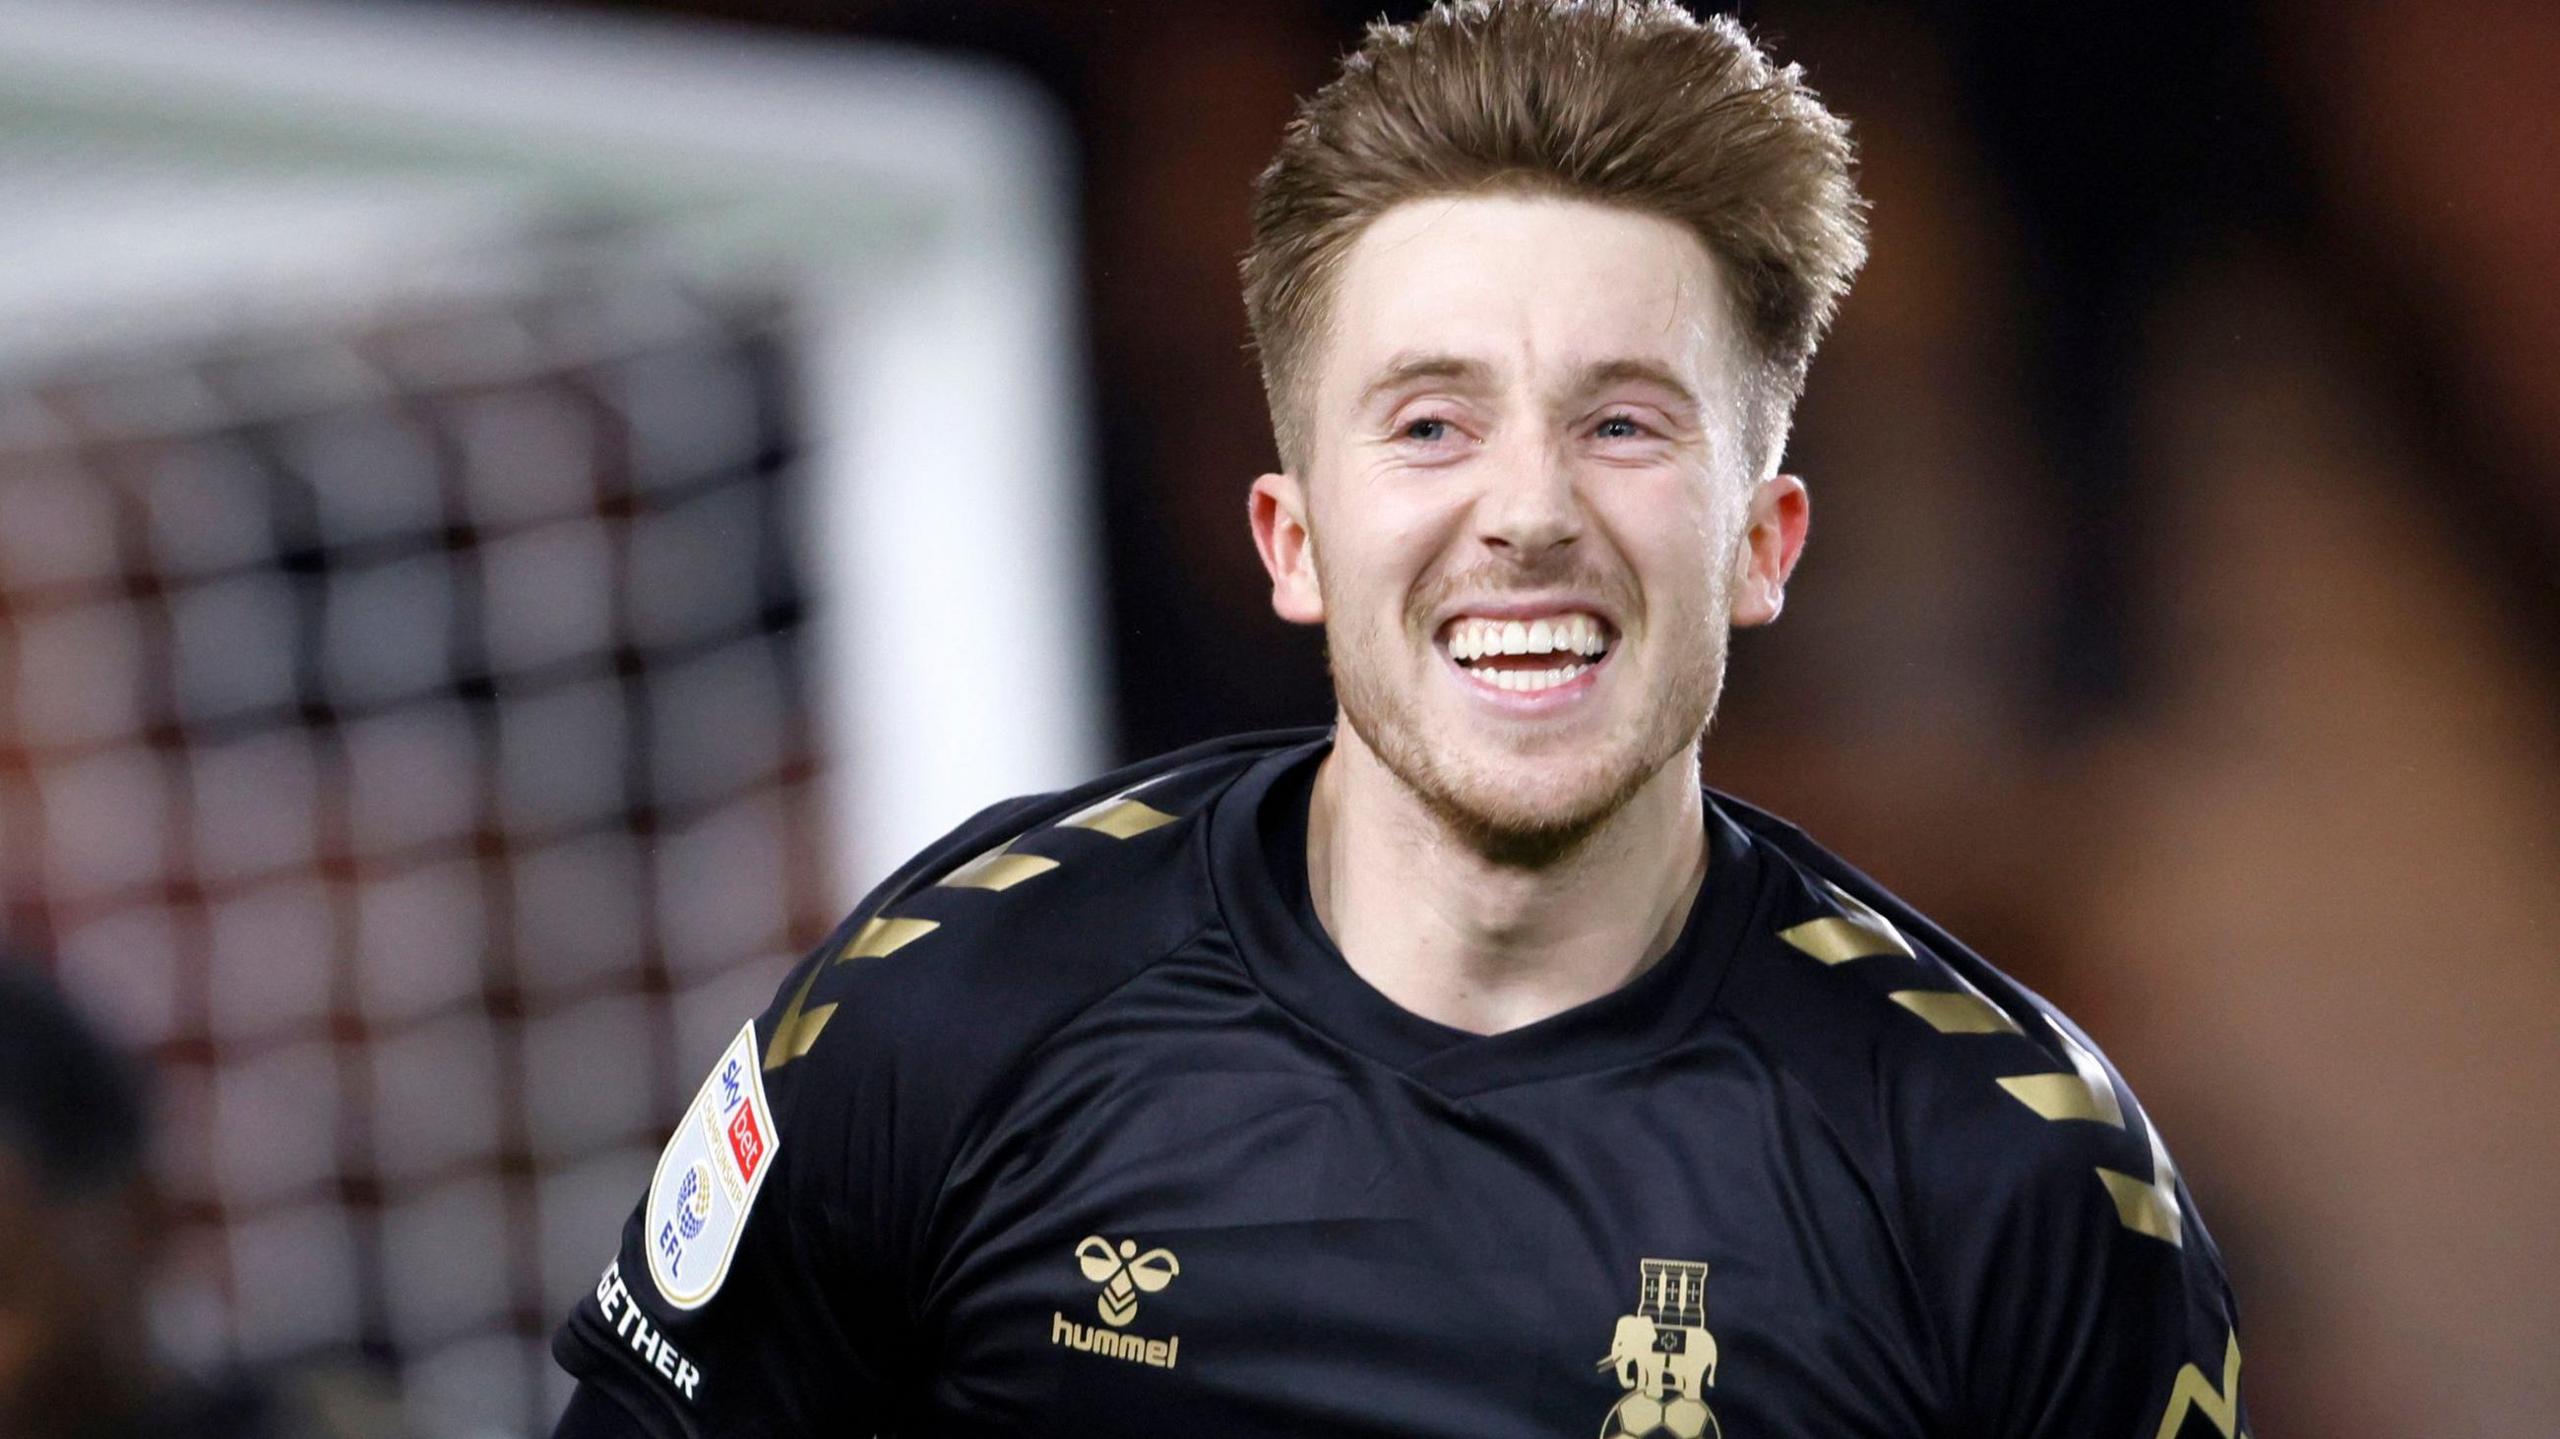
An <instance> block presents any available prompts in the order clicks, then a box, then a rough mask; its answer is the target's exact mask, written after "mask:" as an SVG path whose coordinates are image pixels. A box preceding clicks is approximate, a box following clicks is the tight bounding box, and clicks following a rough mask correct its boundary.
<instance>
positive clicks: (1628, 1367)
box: [1600, 1259, 1724, 1439]
mask: <svg viewBox="0 0 2560 1439" xmlns="http://www.w3.org/2000/svg"><path fill="white" fill-rule="evenodd" d="M1637 1263H1638V1267H1639V1268H1640V1270H1641V1271H1642V1275H1643V1278H1642V1282H1641V1284H1640V1285H1639V1287H1638V1289H1637V1292H1636V1312H1635V1313H1633V1314H1627V1315H1622V1316H1620V1317H1619V1319H1618V1328H1617V1332H1616V1333H1615V1334H1614V1335H1612V1336H1611V1337H1610V1340H1609V1352H1608V1353H1607V1354H1606V1355H1605V1356H1603V1357H1602V1358H1601V1360H1600V1367H1601V1368H1603V1369H1607V1370H1612V1371H1614V1372H1615V1373H1616V1374H1617V1376H1618V1387H1620V1388H1622V1389H1624V1390H1626V1391H1627V1392H1626V1394H1625V1395H1623V1396H1622V1397H1621V1398H1620V1399H1619V1400H1618V1402H1617V1403H1615V1404H1613V1405H1611V1406H1610V1408H1609V1413H1608V1416H1607V1417H1606V1418H1604V1419H1602V1420H1601V1421H1600V1439H1657V1436H1662V1439H1699V1436H1701V1435H1712V1436H1716V1439H1722V1436H1723V1434H1724V1429H1723V1427H1722V1426H1721V1425H1719V1424H1717V1423H1716V1415H1715V1411H1714V1410H1712V1409H1710V1408H1708V1407H1707V1400H1706V1391H1707V1390H1709V1389H1712V1388H1714V1387H1715V1383H1716V1337H1715V1335H1714V1334H1712V1333H1710V1332H1708V1329H1707V1266H1706V1265H1704V1264H1701V1263H1697V1262H1695V1261H1692V1260H1686V1259H1644V1260H1639V1261H1637Z"/></svg>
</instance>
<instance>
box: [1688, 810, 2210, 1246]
mask: <svg viewBox="0 0 2560 1439" xmlns="http://www.w3.org/2000/svg"><path fill="white" fill-rule="evenodd" d="M1717 803H1718V806H1719V808H1721V809H1723V810H1724V811H1725V812H1726V813H1727V814H1728V815H1729V816H1730V817H1731V818H1732V819H1733V820H1734V822H1735V823H1736V824H1738V825H1740V826H1741V827H1742V828H1743V829H1745V830H1746V831H1747V832H1749V833H1750V834H1751V835H1752V836H1753V838H1754V840H1755V842H1756V843H1757V844H1758V845H1759V846H1760V847H1761V849H1762V850H1763V852H1764V853H1765V854H1767V855H1768V856H1769V857H1770V861H1771V863H1772V865H1773V868H1774V869H1775V870H1776V871H1777V873H1776V875H1775V878H1774V882H1773V886H1772V887H1773V889H1774V891H1775V893H1774V894H1773V895H1772V897H1771V899H1770V900H1769V902H1768V904H1767V906H1766V907H1765V908H1764V911H1763V912H1764V914H1765V915H1766V916H1767V917H1768V920H1767V923H1768V930H1769V932H1768V934H1766V935H1765V936H1763V937H1762V939H1761V942H1760V943H1758V944H1755V945H1753V946H1751V947H1750V951H1749V956H1748V958H1747V960H1746V964H1745V970H1744V972H1743V973H1742V974H1739V975H1737V977H1736V978H1737V980H1738V981H1739V982H1738V983H1736V984H1735V985H1733V986H1732V989H1731V992H1730V996H1729V998H1728V1001H1727V1004H1726V1006H1725V1007H1726V1009H1727V1010H1728V1012H1729V1013H1731V1014H1732V1015H1733V1016H1734V1017H1735V1018H1736V1019H1737V1020H1738V1021H1739V1022H1740V1023H1741V1024H1743V1026H1744V1027H1745V1028H1746V1029H1749V1030H1751V1031H1752V1032H1753V1033H1754V1035H1755V1037H1756V1038H1757V1039H1758V1041H1759V1043H1760V1044H1761V1045H1762V1046H1763V1048H1764V1049H1765V1051H1766V1052H1767V1053H1769V1054H1770V1056H1771V1058H1772V1059H1773V1061H1774V1062H1775V1063H1777V1064H1778V1065H1780V1066H1781V1067H1783V1068H1784V1069H1785V1070H1786V1071H1787V1072H1788V1074H1789V1076H1790V1079H1791V1081H1792V1082H1793V1083H1794V1085H1795V1086H1796V1088H1797V1089H1798V1091H1799V1093H1800V1094H1801V1095H1802V1097H1803V1098H1804V1100H1805V1101H1806V1102H1808V1103H1810V1104H1812V1105H1813V1106H1815V1107H1816V1108H1817V1109H1819V1110H1820V1111H1821V1113H1822V1115H1823V1117H1824V1120H1825V1122H1826V1124H1827V1125H1828V1126H1829V1127H1830V1128H1831V1129H1832V1131H1833V1132H1834V1133H1836V1134H1838V1135H1839V1136H1840V1137H1841V1139H1842V1141H1843V1143H1844V1144H1845V1145H1846V1146H1847V1147H1848V1148H1849V1149H1850V1150H1851V1152H1852V1153H1853V1154H1854V1155H1855V1156H1856V1158H1857V1162H1859V1163H1860V1164H1861V1166H1862V1167H1863V1168H1865V1169H1867V1170H1868V1172H1869V1177H1870V1179H1871V1181H1872V1182H1873V1184H1874V1186H1875V1188H1876V1189H1877V1191H1878V1193H1879V1195H1880V1196H1882V1197H1884V1199H1885V1202H1886V1203H1887V1205H1888V1207H1893V1206H1897V1205H1898V1206H1900V1207H1902V1209H1903V1211H1904V1212H1903V1213H1902V1215H1901V1216H1900V1217H1901V1218H1902V1219H1903V1220H1905V1221H1906V1222H1908V1223H1910V1224H1913V1225H1916V1226H1920V1227H1932V1228H1933V1227H1936V1226H1937V1225H1939V1224H1941V1223H1943V1222H1946V1221H1947V1220H1948V1219H1949V1217H1950V1216H1951V1215H1954V1214H1956V1213H1959V1212H1961V1213H1968V1214H1974V1215H1978V1216H1980V1217H1982V1218H1983V1219H1984V1220H1985V1222H2002V1221H2004V1220H2005V1219H2009V1218H2015V1217H2016V1216H2017V1215H2018V1214H2019V1212H2020V1211H2021V1210H2022V1209H2033V1210H2040V1211H2045V1212H2047V1213H2048V1215H2050V1214H2052V1213H2054V1212H2055V1211H2064V1212H2081V1211H2085V1217H2087V1218H2089V1219H2090V1220H2092V1221H2093V1222H2097V1221H2107V1220H2112V1221H2113V1222H2114V1223H2115V1224H2116V1225H2118V1226H2120V1227H2121V1228H2122V1229H2124V1230H2126V1231H2130V1232H2131V1233H2134V1234H2139V1235H2145V1236H2148V1237H2149V1238H2152V1239H2156V1240H2161V1241H2164V1242H2166V1243H2167V1244H2169V1245H2171V1246H2173V1247H2174V1246H2176V1245H2178V1244H2180V1243H2181V1242H2183V1241H2184V1240H2185V1239H2186V1238H2188V1237H2189V1234H2190V1232H2191V1231H2192V1230H2193V1225H2192V1224H2191V1222H2190V1219H2189V1217H2188V1216H2187V1215H2186V1214H2184V1212H2183V1209H2184V1205H2183V1201H2182V1199H2181V1197H2180V1188H2179V1182H2178V1178H2177V1173H2176V1171H2175V1169H2174V1168H2173V1167H2172V1166H2171V1164H2170V1162H2169V1159H2168V1154H2167V1149H2166V1146H2165V1145H2164V1144H2163V1143H2162V1141H2161V1140H2160V1138H2159V1136H2158V1135H2157V1134H2156V1133H2155V1132H2154V1131H2153V1129H2152V1127H2151V1123H2150V1120H2149V1117H2148V1115H2147V1114H2145V1113H2144V1111H2143V1110H2142V1108H2141V1105H2140V1104H2139V1102H2138V1101H2137V1100H2136V1099H2135V1097H2134V1095H2133V1092H2132V1090H2131V1089H2130V1088H2129V1087H2128V1086H2127V1085H2126V1083H2125V1081H2124V1079H2123V1077H2122V1076H2121V1075H2120V1074H2119V1073H2118V1072H2117V1071H2116V1069H2115V1067H2114V1065H2113V1064H2111V1063H2110V1062H2109V1061H2108V1060H2107V1058H2106V1056H2105V1055H2104V1054H2103V1053H2102V1052H2101V1051H2100V1050H2099V1048H2098V1046H2097V1045H2096V1043H2095V1042H2093V1041H2092V1040H2091V1039H2090V1037H2089V1036H2088V1034H2087V1033H2086V1032H2085V1031H2083V1030H2082V1029H2081V1028H2080V1027H2079V1026H2078V1025H2077V1024H2075V1023H2073V1022H2072V1020H2071V1019H2070V1018H2069V1017H2068V1016H2066V1015H2064V1014H2063V1013H2062V1012H2061V1010H2059V1009H2058V1008H2056V1007H2055V1006H2054V1005H2053V1004H2051V1003H2050V1002H2048V1001H2047V1000H2045V999H2044V998H2043V997H2042V996H2041V995H2038V994H2037V993H2035V992H2034V991H2033V990H2030V989H2029V988H2028V987H2027V986H2025V985H2023V984H2020V983H2019V982H2017V981H2016V980H2014V979H2012V978H2010V977H2009V976H2008V975H2007V974H2006V973H2004V972H2002V971H2001V970H2000V969H1999V968H1997V967H1996V966H1994V965H1993V964H1991V963H1990V962H1989V961H1987V960H1985V959H1984V958H1983V957H1982V956H1980V955H1978V954H1976V953H1975V952H1974V951H1973V950H1972V949H1971V948H1969V947H1968V946H1966V945H1965V944H1963V943H1962V942H1961V941H1959V940H1957V939H1956V938H1955V937H1953V936H1952V935H1950V934H1949V933H1947V931H1946V930H1944V929H1943V928H1941V927H1940V926H1938V925H1937V924H1936V923H1934V922H1932V921H1931V920H1930V919H1928V918H1927V917H1926V916H1925V915H1923V914H1921V913H1920V912H1919V911H1918V910H1916V909H1915V908H1913V907H1912V906H1911V905H1910V904H1908V903H1906V902H1905V901H1903V900H1902V899H1901V898H1900V897H1899V896H1897V895H1895V894H1894V893H1893V892H1892V891H1890V890H1888V889H1886V888H1885V887H1884V886H1883V885H1881V884H1878V883H1877V882H1876V881H1874V880H1873V879H1870V878H1869V877H1867V876H1866V875H1864V874H1862V873H1860V872H1859V871H1858V870H1857V869H1856V868H1854V867H1853V866H1851V865H1849V864H1847V863H1846V862H1844V861H1843V860H1841V859H1840V858H1839V857H1838V856H1836V855H1834V854H1832V853H1831V852H1830V851H1829V850H1827V849H1825V848H1823V847H1822V846H1821V845H1819V844H1817V843H1815V842H1814V841H1813V840H1812V839H1811V838H1809V837H1808V836H1807V835H1805V834H1804V832H1803V831H1802V830H1800V829H1797V828H1796V827H1795V826H1794V825H1791V824H1789V823H1787V822H1786V821H1783V820H1780V819H1777V818H1776V817H1774V816H1771V815H1769V814H1767V813H1766V812H1765V811H1761V810H1758V809H1755V808H1753V807H1751V806H1749V805H1747V804H1743V803H1740V802H1738V801H1733V800H1730V799H1728V798H1726V797H1724V796H1717Z"/></svg>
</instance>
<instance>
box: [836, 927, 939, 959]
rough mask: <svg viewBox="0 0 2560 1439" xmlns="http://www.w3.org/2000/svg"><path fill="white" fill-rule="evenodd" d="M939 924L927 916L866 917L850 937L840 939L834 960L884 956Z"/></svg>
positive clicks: (932, 930)
mask: <svg viewBox="0 0 2560 1439" xmlns="http://www.w3.org/2000/svg"><path fill="white" fill-rule="evenodd" d="M940 928H942V924H941V922H940V921H938V920H931V919H873V920H866V921H864V922H863V926H862V928H860V929H857V930H855V931H854V932H853V938H851V939H848V940H846V941H845V942H844V949H843V950H842V951H840V952H839V953H838V954H837V955H836V963H838V964H843V963H845V962H847V961H849V960H856V959H886V958H888V957H889V956H890V955H893V954H896V953H897V952H898V951H899V950H902V949H904V948H906V947H907V946H908V945H911V944H913V943H915V942H916V941H917V940H919V939H922V938H924V937H925V936H926V935H928V934H931V933H933V932H934V931H935V930H937V929H940Z"/></svg>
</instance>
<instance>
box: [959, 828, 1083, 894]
mask: <svg viewBox="0 0 2560 1439" xmlns="http://www.w3.org/2000/svg"><path fill="white" fill-rule="evenodd" d="M1014 838H1015V839H1019V838H1021V836H1020V835H1016V836H1014ZM1057 867H1058V862H1057V861H1056V860H1054V859H1050V858H1047V857H1046V856H1043V855H1036V854H1015V853H1014V852H1013V840H1011V839H1009V840H1006V841H1005V842H1004V843H1002V844H1000V845H997V846H996V847H995V848H993V849H991V850H988V851H987V852H986V853H985V854H982V855H980V856H978V857H977V858H976V859H973V860H971V861H969V862H968V863H967V864H964V865H962V866H960V867H959V868H958V869H955V870H953V871H951V873H949V874H947V875H944V876H943V877H942V888H944V889H991V890H994V891H996V892H997V893H999V894H1000V893H1002V892H1004V891H1005V890H1008V889H1011V888H1013V887H1014V886H1015V885H1017V884H1020V883H1022V882H1023V881H1024V880H1026V879H1035V878H1037V877H1039V876H1041V875H1044V874H1047V873H1048V872H1049V871H1051V870H1053V869H1056V868H1057Z"/></svg>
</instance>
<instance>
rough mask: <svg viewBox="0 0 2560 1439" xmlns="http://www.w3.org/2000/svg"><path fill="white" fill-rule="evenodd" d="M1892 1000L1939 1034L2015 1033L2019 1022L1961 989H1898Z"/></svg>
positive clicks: (1998, 1008)
mask: <svg viewBox="0 0 2560 1439" xmlns="http://www.w3.org/2000/svg"><path fill="white" fill-rule="evenodd" d="M1892 998H1893V1002H1894V1003H1896V1004H1898V1005H1901V1006H1902V1007H1903V1008H1905V1009H1907V1010H1910V1011H1911V1012H1912V1013H1913V1014H1916V1015H1918V1016H1920V1017H1921V1018H1922V1019H1925V1020H1927V1021H1928V1022H1929V1027H1930V1028H1931V1029H1934V1030H1936V1031H1938V1032H1939V1033H1940V1034H2017V1033H2019V1032H2020V1031H2019V1029H2018V1022H2017V1021H2016V1020H2014V1019H2011V1018H2010V1017H2009V1016H2008V1014H2007V1012H2006V1011H2004V1010H2002V1009H2001V1008H2000V1006H1998V1005H1996V1004H1993V1003H1992V1002H1991V1001H1990V1000H1987V999H1985V998H1983V997H1982V996H1981V995H1978V994H1974V993H1971V992H1969V991H1966V990H1961V989H1897V990H1895V991H1894V992H1893V996H1892Z"/></svg>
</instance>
